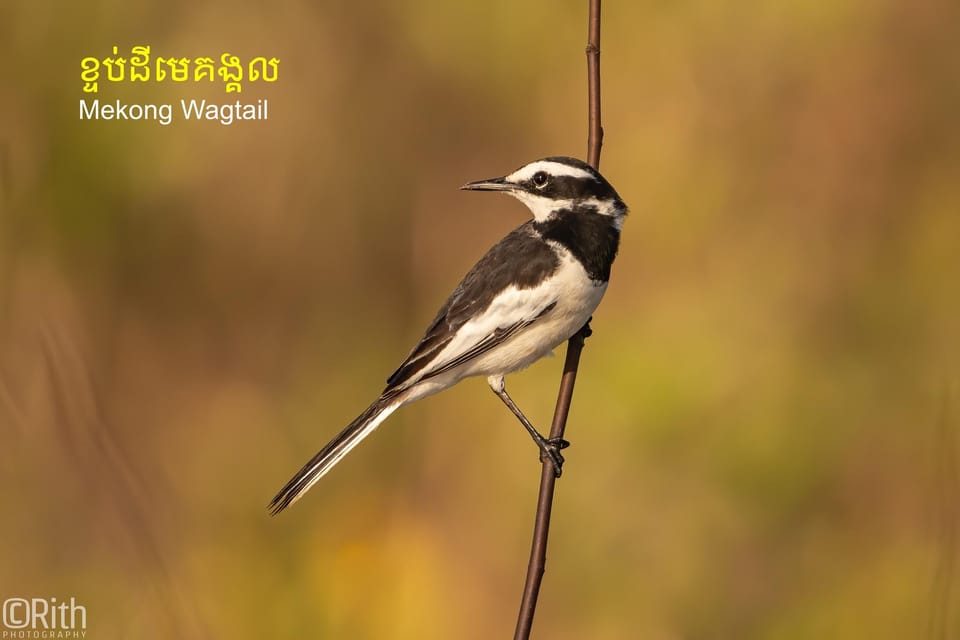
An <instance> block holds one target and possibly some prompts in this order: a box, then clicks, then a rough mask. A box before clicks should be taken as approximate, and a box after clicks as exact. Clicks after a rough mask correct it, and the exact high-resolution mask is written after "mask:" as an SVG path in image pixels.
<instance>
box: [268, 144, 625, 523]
mask: <svg viewBox="0 0 960 640" xmlns="http://www.w3.org/2000/svg"><path fill="white" fill-rule="evenodd" d="M460 188H461V189H463V190H468V191H495V192H502V193H505V194H507V195H510V196H513V197H514V198H516V199H517V200H519V201H520V202H522V203H523V204H525V205H526V206H527V208H528V209H529V210H530V213H531V214H532V215H533V217H532V219H530V220H528V221H526V222H525V223H523V224H521V225H520V226H519V227H517V228H516V229H514V230H513V231H511V232H510V233H508V234H507V235H506V236H505V237H504V238H503V239H502V240H500V241H499V242H498V243H497V244H495V245H494V246H493V247H492V248H491V249H490V250H489V251H488V252H487V253H486V254H485V255H484V256H483V257H482V258H481V259H480V260H479V262H477V263H476V265H474V266H473V268H471V269H470V271H469V272H468V273H467V274H466V276H464V278H463V280H462V281H461V282H460V284H459V285H458V286H457V287H456V289H454V291H453V293H452V294H451V295H450V297H449V298H448V299H447V301H446V302H445V303H444V304H443V306H442V307H441V308H440V311H439V312H438V313H437V315H436V317H435V318H434V319H433V322H431V323H430V325H429V326H428V328H427V330H426V331H425V332H424V334H423V337H422V338H421V339H420V341H419V342H418V343H417V345H416V346H415V347H414V348H413V350H412V351H410V354H409V355H408V356H407V357H406V359H404V360H403V362H402V363H401V364H400V366H399V367H398V368H397V370H396V371H394V372H393V374H392V375H390V377H389V378H387V384H386V387H385V388H384V390H383V392H382V393H381V394H380V395H379V396H378V397H377V399H376V400H374V401H373V403H371V404H370V406H369V407H367V408H366V409H365V410H364V411H363V413H361V414H360V415H359V416H357V417H356V419H354V420H353V422H351V423H350V424H348V425H347V426H346V428H344V429H343V430H342V431H341V432H340V433H339V434H337V435H336V436H335V437H334V438H333V439H332V440H331V441H330V442H329V443H328V444H327V445H326V446H324V447H323V449H321V450H320V451H319V452H318V453H317V454H316V455H315V456H314V457H313V458H311V459H310V460H309V461H308V462H307V463H306V464H305V465H304V466H303V468H302V469H300V471H298V472H297V473H296V475H294V476H293V477H292V478H291V479H290V480H289V481H288V482H287V483H286V484H285V485H284V486H283V488H282V489H280V491H279V492H278V493H277V495H276V496H275V497H274V498H273V500H272V501H271V502H270V504H269V506H268V509H269V511H270V512H271V514H273V515H276V514H278V513H280V512H281V511H283V510H284V509H286V508H287V507H289V506H290V505H292V504H293V503H294V502H296V501H297V500H299V499H300V498H301V497H302V496H303V495H304V494H305V493H306V492H307V491H308V490H309V489H310V488H311V487H312V486H313V485H314V484H316V482H317V481H318V480H319V479H320V478H322V477H323V476H324V475H326V474H327V473H328V472H329V471H330V470H331V469H332V468H333V467H334V466H335V465H336V464H337V463H338V462H340V461H341V460H342V459H343V457H344V456H346V455H347V454H348V453H350V452H351V451H352V450H353V449H354V447H356V446H357V445H358V444H359V443H360V442H361V441H362V440H363V439H364V438H366V437H367V436H369V435H370V434H371V433H373V431H374V430H375V429H376V428H377V427H378V426H380V424H381V423H383V421H384V420H386V419H387V418H388V417H389V416H390V415H391V414H392V413H393V412H394V411H396V410H397V409H399V408H400V407H402V406H403V405H406V404H410V403H411V402H415V401H417V400H420V399H422V398H425V397H427V396H430V395H433V394H435V393H438V392H440V391H443V390H445V389H447V388H449V387H451V386H453V385H455V384H456V383H458V382H459V381H460V380H463V379H464V378H468V377H474V376H486V378H487V384H488V385H489V386H490V388H491V389H492V390H493V392H494V393H495V394H496V395H497V396H498V397H499V398H500V400H501V401H503V403H504V404H505V405H506V406H507V407H508V408H509V409H510V411H511V412H512V413H513V414H514V415H515V416H516V417H517V419H518V420H519V421H520V423H521V424H522V425H523V427H524V428H525V429H526V430H527V432H528V433H529V434H530V436H531V437H532V438H533V440H534V442H535V443H536V445H537V446H538V447H539V449H540V452H541V453H540V455H541V459H543V460H546V459H549V460H550V462H551V463H552V465H553V467H554V473H555V475H556V476H558V477H559V475H560V473H561V470H562V465H563V456H562V455H561V454H560V449H562V448H564V447H565V446H567V445H568V443H567V442H566V441H564V440H561V439H556V440H551V439H548V438H545V437H544V436H542V435H541V434H540V433H539V432H538V431H537V430H536V428H535V427H534V426H533V424H532V423H531V422H530V420H528V419H527V417H526V416H525V415H524V414H523V412H522V411H521V410H520V409H519V407H517V405H516V403H515V402H514V401H513V399H512V398H511V397H510V396H509V395H508V394H507V390H506V386H505V383H504V376H506V375H507V374H509V373H513V372H516V371H519V370H521V369H524V368H526V367H527V366H529V365H530V364H532V363H533V362H535V361H537V360H539V359H540V358H542V357H544V356H546V355H548V354H550V353H552V351H553V349H554V348H555V347H557V346H559V345H560V344H562V343H563V342H565V341H566V340H568V339H569V338H570V337H571V336H573V335H574V334H575V333H576V332H577V331H579V330H580V329H581V328H582V327H584V326H586V325H587V323H588V322H589V321H590V319H591V317H592V315H593V312H594V310H595V309H596V308H597V306H598V305H599V304H600V300H601V299H602V298H603V295H604V293H605V292H606V290H607V284H608V282H609V280H610V268H611V266H612V264H613V262H614V259H615V258H616V256H617V251H618V248H619V245H620V232H621V229H622V227H623V222H624V219H625V217H626V215H627V206H626V204H624V202H623V200H622V199H621V198H620V196H619V194H617V192H616V190H615V189H614V188H613V186H611V184H610V183H609V182H608V181H607V180H606V179H605V178H604V177H603V176H602V175H601V174H600V173H599V172H598V171H597V170H596V169H594V168H593V167H591V166H590V165H589V164H587V163H585V162H583V161H581V160H577V159H575V158H571V157H564V156H553V157H546V158H542V159H540V160H535V161H534V162H530V163H528V164H526V165H524V166H522V167H520V168H519V169H517V170H516V171H514V172H512V173H510V174H508V175H505V176H503V177H500V178H492V179H487V180H477V181H475V182H468V183H467V184H465V185H463V186H462V187H460Z"/></svg>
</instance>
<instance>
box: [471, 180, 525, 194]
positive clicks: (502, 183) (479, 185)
mask: <svg viewBox="0 0 960 640" xmlns="http://www.w3.org/2000/svg"><path fill="white" fill-rule="evenodd" d="M460 188H461V189H462V190H464V191H513V190H514V189H516V188H517V185H515V184H513V183H511V182H507V181H506V179H504V178H491V179H489V180H477V181H476V182H468V183H467V184H465V185H463V186H462V187H460Z"/></svg>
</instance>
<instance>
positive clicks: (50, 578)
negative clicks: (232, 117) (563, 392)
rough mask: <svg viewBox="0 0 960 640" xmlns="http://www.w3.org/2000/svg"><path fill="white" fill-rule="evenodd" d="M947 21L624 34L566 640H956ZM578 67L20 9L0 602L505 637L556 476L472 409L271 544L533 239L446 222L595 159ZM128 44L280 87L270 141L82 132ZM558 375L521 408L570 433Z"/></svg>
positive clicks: (691, 23)
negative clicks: (107, 73) (388, 400)
mask: <svg viewBox="0 0 960 640" xmlns="http://www.w3.org/2000/svg"><path fill="white" fill-rule="evenodd" d="M958 9H960V6H958V5H957V4H956V3H955V2H948V1H946V0H929V1H926V2H913V1H911V0H881V1H876V0H871V1H869V2H868V1H865V0H848V1H841V2H826V1H822V0H808V1H802V2H794V1H789V0H785V1H780V2H776V1H774V2H758V3H733V4H731V3H717V2H707V1H703V0H701V1H692V2H615V1H612V0H608V1H607V2H606V3H604V14H603V20H604V21H603V36H602V38H603V40H602V51H603V56H602V65H603V72H602V73H603V122H604V125H605V129H606V140H605V146H604V149H603V156H602V163H601V168H602V169H603V171H604V173H605V174H606V175H607V177H608V178H609V179H610V180H611V182H612V183H613V184H614V185H616V187H617V188H618V190H619V191H620V193H621V195H622V196H623V198H624V199H625V200H626V201H627V202H628V204H629V205H630V206H631V208H632V212H631V216H630V218H629V219H628V221H627V224H626V226H625V229H624V236H623V244H622V248H621V256H620V258H619V260H618V262H617V264H616V265H615V269H614V275H613V280H612V283H611V287H610V290H609V292H608V294H607V297H606V300H605V302H604V304H603V305H602V307H601V308H600V310H599V311H598V313H597V314H596V317H595V319H594V323H593V327H594V330H595V334H594V337H592V338H591V339H590V340H589V341H588V344H587V348H586V351H585V353H584V357H583V361H582V367H581V376H580V380H579V383H578V387H577V392H576V395H575V398H574V405H573V411H572V416H571V421H570V426H569V431H568V436H569V438H570V440H571V441H572V442H573V446H572V448H571V449H569V453H568V455H567V467H566V473H565V474H564V477H563V479H562V480H561V481H560V483H559V488H558V494H557V502H556V508H555V512H554V522H553V529H552V538H551V545H550V551H549V558H548V569H547V575H546V580H545V583H544V588H543V592H542V595H541V601H540V607H539V610H538V616H537V620H536V623H535V628H534V634H535V636H536V637H539V638H555V639H583V638H591V639H594V638H597V639H608V638H609V639H613V638H617V639H619V638H649V639H664V640H667V639H670V640H672V639H680V638H684V639H686V638H690V639H698V638H707V639H712V638H758V639H759V638H871V639H876V638H891V639H898V640H903V639H910V638H936V639H946V638H958V637H960V582H958V580H960V579H958V574H957V571H958V558H957V553H958V526H960V524H958V518H960V516H958V504H960V488H958V486H960V485H958V479H957V473H958V471H957V459H958V447H960V436H958V431H960V426H958V425H960V320H958V315H960V285H958V277H960V179H958V177H960V126H958V114H960V67H958V61H960V45H958V43H960V28H958V25H960V11H958ZM585 41H586V2H585V1H584V2H567V3H556V2H548V1H546V0H534V1H531V2H504V1H499V2H475V3H451V2H443V1H440V0H405V1H403V2H391V1H388V0H372V1H371V2H365V3H350V2H344V1H340V2H308V1H306V0H280V1H278V2H271V3H266V2H255V1H253V0H249V1H246V2H229V3H228V2H220V1H211V2H204V3H194V2H186V1H184V0H164V1H163V2H160V1H158V0H152V1H149V2H143V3H127V2H118V1H116V0H95V1H93V2H85V3H44V2H29V1H28V0H5V1H4V2H3V3H2V4H0V57H2V59H3V60H4V61H5V63H4V71H3V72H2V75H0V77H2V79H3V82H2V83H0V214H2V216H0V473H2V475H0V478H2V484H0V501H2V502H0V504H2V506H3V515H2V519H0V596H2V597H3V598H7V597H11V596H21V597H51V596H53V597H58V598H59V599H64V598H69V597H70V596H73V597H75V598H76V599H77V601H78V602H79V603H81V604H83V605H85V606H86V608H87V612H88V637H89V638H96V639H100V638H143V639H148V640H149V639H154V638H157V639H160V638H162V639H170V638H185V639H193V638H236V639H246V638H350V639H362V638H397V639H403V638H411V639H418V640H419V639H430V638H469V639H472V638H484V639H485V638H504V637H510V634H511V633H512V630H513V626H514V621H515V614H516V608H517V605H518V604H519V597H520V588H521V583H522V580H523V574H524V570H525V566H526V560H527V551H528V545H529V542H530V531H531V525H532V520H533V507H534V502H535V495H536V486H537V481H538V477H539V469H538V465H537V454H536V451H535V449H534V448H533V446H532V444H531V443H530V442H529V439H528V438H527V436H526V435H525V434H524V433H523V431H522V430H521V429H520V428H519V426H518V425H517V424H516V423H515V421H514V418H513V417H512V416H511V415H510V414H509V413H508V412H506V411H505V410H504V409H503V407H502V406H501V405H500V403H499V402H498V401H497V399H496V398H495V397H494V396H493V395H492V394H491V393H490V392H489V390H488V389H487V388H486V385H485V384H484V383H483V382H482V381H470V382H467V383H465V384H462V385H460V386H459V387H458V388H456V389H453V390H451V391H449V392H447V393H445V394H442V395H441V396H437V397H434V398H431V399H429V400H427V401H425V402H422V403H420V404H418V405H414V406H411V407H408V408H405V409H404V410H403V411H401V412H399V413H398V414H396V415H395V416H394V417H393V418H391V419H390V421H389V422H388V423H387V424H386V425H385V426H384V427H382V428H381V430H380V431H379V432H378V433H377V434H376V435H375V437H373V438H371V439H370V440H368V441H367V442H365V443H364V445H363V446H362V447H361V448H360V449H358V450H357V451H356V452H355V453H354V454H353V455H351V457H350V458H348V459H347V460H346V461H345V462H344V463H343V464H342V465H341V466H339V467H338V468H337V469H336V471H335V472H334V473H332V474H331V475H330V476H328V477H326V478H325V479H324V480H323V482H321V483H320V484H319V485H317V486H316V487H315V488H314V489H313V490H312V491H311V493H310V494H309V495H308V496H307V497H306V498H305V499H304V500H303V501H302V502H300V503H298V504H297V505H296V507H295V508H293V509H292V510H290V511H288V512H285V513H284V514H282V516H280V517H277V518H270V517H269V516H268V515H267V512H266V509H265V505H266V503H267V502H268V500H269V499H270V498H271V497H272V495H273V494H274V492H275V491H276V490H277V489H278V488H279V487H280V486H281V485H282V484H283V482H284V481H286V480H287V478H288V477H289V476H290V475H291V474H292V473H293V472H294V471H296V470H297V469H298V468H299V467H300V465H301V464H302V463H303V462H304V461H305V460H306V459H307V458H308V457H309V456H311V455H312V454H313V453H314V452H315V451H316V450H317V449H318V448H319V447H320V446H321V445H322V444H324V443H325V442H326V441H327V439H328V438H329V437H330V436H332V435H333V434H334V433H335V432H337V431H338V430H339V429H340V428H341V427H342V425H343V424H345V423H346V422H347V421H349V420H350V419H351V418H353V416H354V415H356V414H357V413H359V411H360V410H362V408H363V407H365V406H366V404H367V402H369V400H371V399H372V398H373V397H374V395H375V394H376V393H378V392H379V391H380V389H381V387H382V384H383V380H384V378H385V376H386V375H387V374H389V373H390V372H391V371H392V370H393V368H394V367H395V366H396V364H397V363H398V362H399V361H400V360H401V359H402V358H403V357H404V355H405V354H406V353H407V350H408V349H409V347H410V346H411V345H412V344H413V343H414V341H415V340H416V339H417V338H418V337H419V335H420V332H421V331H422V329H423V327H424V326H425V325H426V323H427V322H428V321H429V319H430V318H431V317H432V316H433V313H434V312H435V310H436V308H437V307H438V305H439V304H440V303H441V302H442V300H443V299H444V297H445V295H446V294H447V293H448V292H449V290H450V289H451V288H452V287H453V286H454V285H455V284H456V282H457V281H458V280H459V278H460V277H461V276H462V275H463V273H464V272H465V271H466V270H467V269H468V268H469V267H470V266H471V265H472V264H473V262H474V261H475V260H476V259H477V258H478V257H479V256H480V255H481V254H482V253H483V251H484V250H485V249H486V248H487V247H488V246H489V245H491V244H492V243H493V242H494V241H496V240H497V239H498V238H499V237H500V236H502V235H503V234H504V233H506V232H507V231H508V230H509V229H511V228H512V227H514V226H515V225H517V224H519V223H520V222H522V221H523V220H524V219H525V218H526V216H527V214H526V211H525V210H524V209H523V207H522V206H521V205H520V204H518V203H516V202H514V201H511V200H509V199H507V198H502V197H498V196H496V195H489V194H475V193H463V192H460V191H458V190H457V187H458V186H459V185H460V184H462V183H464V182H466V181H468V180H473V179H479V178H486V177H490V176H495V175H500V174H503V173H506V172H508V171H510V170H512V169H514V168H516V167H517V166H519V165H521V164H524V163H525V162H527V161H529V160H532V159H535V158H537V157H541V156H545V155H555V154H564V155H577V156H583V155H584V154H585V147H586V116H585V111H586V79H585V74H586V72H585V62H584V55H583V50H584V45H585ZM114 44H118V45H120V46H121V48H128V47H130V46H132V45H135V44H149V45H150V46H151V47H152V49H153V54H154V55H187V56H191V57H194V56H201V55H219V53H221V52H223V51H231V52H234V53H237V54H238V55H241V56H242V57H244V58H249V57H252V56H254V55H259V54H266V55H268V56H270V55H273V56H277V57H279V58H280V59H281V66H280V69H281V76H280V80H279V81H278V82H277V83H275V84H274V85H272V86H265V85H262V84H261V85H259V86H257V85H250V84H248V85H247V87H246V88H245V89H244V93H243V94H242V96H241V97H242V98H243V99H245V100H251V101H252V100H255V99H257V98H268V99H269V101H270V119H269V121H267V122H253V123H247V124H235V125H233V126H229V127H227V126H221V125H218V124H216V123H203V124H195V123H185V122H182V121H179V122H175V123H174V124H172V125H171V126H168V127H163V126H160V125H158V124H156V123H151V122H81V121H80V120H79V118H78V104H79V99H80V98H81V97H82V95H83V94H81V90H80V89H81V82H80V78H79V61H80V58H82V57H84V56H87V55H93V56H99V57H105V56H107V55H109V52H110V47H111V46H112V45H114ZM100 96H101V98H104V99H106V98H114V99H115V98H117V97H121V98H123V99H125V100H128V101H136V102H161V103H163V102H173V103H175V102H176V101H177V100H179V99H180V98H193V97H209V98H213V99H215V100H217V101H222V102H226V101H227V99H228V96H226V95H225V94H223V93H222V88H220V87H219V85H218V90H217V91H209V92H204V91H202V90H200V89H198V88H197V87H196V86H194V85H192V84H187V85H182V86H176V85H172V84H164V85H147V86H136V87H132V88H131V87H127V88H122V89H121V88H116V87H115V88H112V89H111V88H108V87H104V88H102V89H101V92H100ZM235 97H236V96H229V98H230V99H231V100H232V99H234V98H235ZM561 362H562V360H561V359H560V358H554V359H552V360H547V361H544V362H542V363H539V364H537V365H535V366H534V367H532V368H531V369H530V370H529V371H527V372H525V373H523V374H520V375H516V376H513V377H512V378H511V379H510V381H509V384H510V388H511V390H512V394H513V396H514V397H515V398H517V399H518V402H519V403H520V405H521V406H523V407H524V408H525V410H526V412H527V413H528V415H530V416H532V417H533V418H534V419H535V421H536V422H537V423H539V424H540V425H541V426H543V427H544V428H545V427H546V425H547V424H548V421H549V417H550V414H551V411H552V406H553V402H554V399H555V393H556V386H557V382H558V379H559V370H560V365H561Z"/></svg>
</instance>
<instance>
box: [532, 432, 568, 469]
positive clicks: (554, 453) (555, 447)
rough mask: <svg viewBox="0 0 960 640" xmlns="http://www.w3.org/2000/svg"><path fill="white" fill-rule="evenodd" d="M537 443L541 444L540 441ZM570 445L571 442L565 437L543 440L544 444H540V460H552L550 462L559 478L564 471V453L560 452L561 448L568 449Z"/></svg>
mask: <svg viewBox="0 0 960 640" xmlns="http://www.w3.org/2000/svg"><path fill="white" fill-rule="evenodd" d="M537 444H538V445H539V444H540V443H539V442H538V443H537ZM569 446H570V443H569V442H567V441H566V440H564V439H563V438H550V439H549V440H543V444H542V445H541V446H540V460H547V459H549V460H550V463H551V464H552V465H553V475H554V476H555V477H557V478H559V477H560V475H561V474H562V473H563V455H562V454H561V453H560V450H561V449H566V448H567V447H569Z"/></svg>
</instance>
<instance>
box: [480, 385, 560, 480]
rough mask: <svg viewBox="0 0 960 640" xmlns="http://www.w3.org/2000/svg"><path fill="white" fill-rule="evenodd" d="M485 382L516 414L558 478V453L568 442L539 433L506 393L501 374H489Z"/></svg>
mask: <svg viewBox="0 0 960 640" xmlns="http://www.w3.org/2000/svg"><path fill="white" fill-rule="evenodd" d="M487 384H489V385H490V388H491V389H493V392H494V393H495V394H497V397H498V398H500V399H501V400H503V404H505V405H507V408H508V409H510V411H512V412H513V415H515V416H517V420H519V421H520V424H522V425H523V428H524V429H526V430H527V433H529V434H530V437H531V438H533V441H534V442H535V443H536V444H537V447H539V448H540V451H541V459H543V456H547V457H549V458H550V462H551V463H553V472H554V474H555V475H556V477H558V478H559V477H560V474H561V473H562V469H563V456H562V455H560V449H565V448H567V447H569V446H570V443H569V442H567V441H566V440H564V439H563V438H544V437H543V436H542V435H540V432H539V431H537V430H536V428H535V427H534V426H533V425H532V424H531V423H530V421H529V420H527V416H525V415H523V412H522V411H520V407H518V406H517V404H516V403H515V402H514V401H513V398H511V397H510V396H509V395H508V394H507V389H506V387H505V385H504V383H503V376H490V377H489V378H487Z"/></svg>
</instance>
